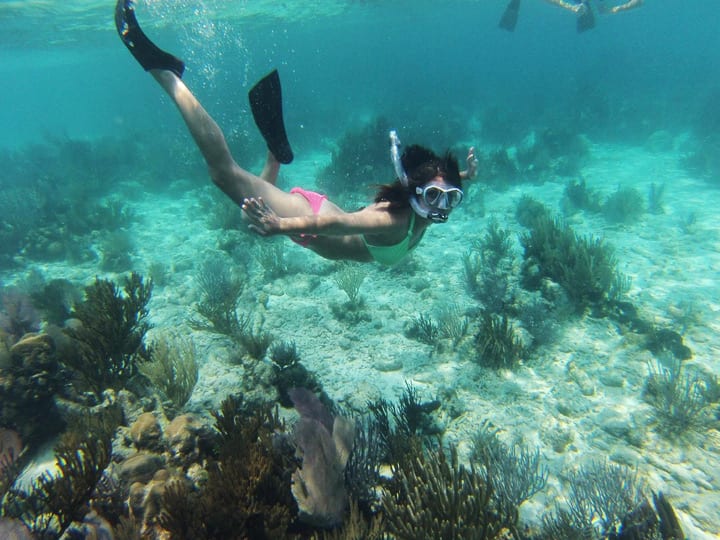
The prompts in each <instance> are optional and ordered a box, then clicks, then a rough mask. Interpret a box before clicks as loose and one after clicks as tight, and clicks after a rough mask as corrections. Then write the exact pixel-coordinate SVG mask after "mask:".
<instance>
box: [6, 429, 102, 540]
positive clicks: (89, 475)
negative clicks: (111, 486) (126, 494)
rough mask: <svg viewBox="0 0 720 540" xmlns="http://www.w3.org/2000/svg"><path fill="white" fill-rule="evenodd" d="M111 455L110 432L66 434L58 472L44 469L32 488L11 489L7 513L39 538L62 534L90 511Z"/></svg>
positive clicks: (59, 449)
mask: <svg viewBox="0 0 720 540" xmlns="http://www.w3.org/2000/svg"><path fill="white" fill-rule="evenodd" d="M110 455H111V440H110V437H109V436H108V435H107V433H102V432H94V433H84V434H81V433H72V432H71V433H68V434H66V435H65V436H64V437H63V438H61V439H60V442H59V443H58V445H57V447H56V448H55V462H56V464H57V469H58V472H57V474H54V473H53V472H50V471H48V472H44V473H43V474H42V475H41V476H40V477H39V478H38V479H37V480H36V481H35V482H34V483H33V485H32V488H31V489H30V491H29V492H26V491H23V490H19V489H13V490H11V492H10V493H9V494H8V498H7V499H6V501H5V504H4V512H5V514H6V515H9V516H12V517H14V518H17V519H20V520H21V521H23V523H25V524H26V525H27V526H28V528H30V529H31V530H32V532H33V534H34V535H35V538H38V539H42V540H44V539H48V540H50V539H54V538H59V537H60V536H62V534H63V533H64V532H65V531H66V530H67V529H68V528H69V527H70V526H71V524H72V523H73V522H80V521H82V520H83V518H84V516H85V515H86V514H87V513H88V511H89V509H90V507H89V506H88V502H89V501H91V500H92V499H93V494H94V493H95V490H96V488H97V486H98V483H99V482H100V479H101V477H102V474H103V471H104V470H105V468H106V467H107V466H108V464H109V463H110Z"/></svg>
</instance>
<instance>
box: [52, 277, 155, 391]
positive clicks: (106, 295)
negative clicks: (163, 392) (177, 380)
mask: <svg viewBox="0 0 720 540" xmlns="http://www.w3.org/2000/svg"><path fill="white" fill-rule="evenodd" d="M151 295H152V282H151V281H147V282H144V281H143V278H142V276H140V275H139V274H137V273H135V272H133V273H132V274H130V276H129V277H128V278H126V279H125V285H124V287H123V290H122V291H121V290H120V289H119V288H118V286H117V285H116V284H115V283H113V282H112V281H109V280H104V279H99V278H96V279H95V282H94V283H93V284H92V285H90V286H88V287H86V288H85V299H84V301H83V302H82V303H80V304H77V305H76V306H75V307H74V308H73V311H72V316H73V317H74V318H75V319H77V320H78V322H79V324H78V325H77V326H71V327H68V328H66V329H65V330H64V331H65V333H66V334H67V335H68V336H69V337H70V338H72V339H73V341H74V342H75V343H76V344H77V347H78V350H77V354H68V355H65V356H64V358H63V362H64V363H65V364H66V365H67V366H68V367H70V368H71V369H73V370H74V371H75V373H76V375H77V376H78V377H79V378H80V380H81V381H82V382H83V383H84V385H85V386H86V387H87V388H89V389H91V390H92V391H93V392H95V393H96V394H97V395H100V394H101V393H102V391H103V390H105V389H106V388H113V389H116V390H117V389H120V388H123V387H125V385H126V384H127V383H128V381H129V380H130V379H132V378H133V377H134V376H135V375H137V373H138V368H139V365H140V363H142V362H145V361H147V360H148V358H149V354H148V351H147V349H146V348H145V344H144V339H145V333H146V332H147V331H148V330H149V328H150V323H148V322H147V317H148V308H147V304H148V302H149V301H150V297H151Z"/></svg>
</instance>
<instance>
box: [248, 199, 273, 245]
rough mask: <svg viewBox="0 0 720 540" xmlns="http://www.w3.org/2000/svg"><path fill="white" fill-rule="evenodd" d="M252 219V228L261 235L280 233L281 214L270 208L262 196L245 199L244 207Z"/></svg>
mask: <svg viewBox="0 0 720 540" xmlns="http://www.w3.org/2000/svg"><path fill="white" fill-rule="evenodd" d="M241 208H242V209H243V211H244V212H245V215H246V216H247V217H248V219H249V220H250V225H249V228H250V230H252V231H254V232H256V233H257V234H259V235H260V236H272V235H274V234H279V233H280V219H282V218H280V216H278V215H277V214H276V213H275V212H274V211H273V209H272V208H270V207H269V206H268V205H267V204H265V201H263V200H262V197H258V198H257V199H255V198H253V197H251V198H249V199H244V200H243V204H242V207H241Z"/></svg>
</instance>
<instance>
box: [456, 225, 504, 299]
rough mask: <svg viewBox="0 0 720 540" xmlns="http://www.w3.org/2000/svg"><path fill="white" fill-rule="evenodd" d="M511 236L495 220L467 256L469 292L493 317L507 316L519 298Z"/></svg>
mask: <svg viewBox="0 0 720 540" xmlns="http://www.w3.org/2000/svg"><path fill="white" fill-rule="evenodd" d="M511 248H512V242H511V240H510V233H509V231H507V230H506V229H502V228H500V225H499V224H498V222H497V221H495V220H491V221H490V223H489V224H488V226H487V228H486V230H485V234H484V235H483V236H482V237H481V238H480V239H479V240H476V241H475V242H473V245H472V247H471V249H470V250H469V251H467V252H466V253H465V254H464V256H463V267H464V273H465V283H466V286H467V288H468V291H469V292H470V293H471V294H472V295H473V296H474V297H475V298H476V299H477V300H479V301H480V303H481V304H482V305H483V307H484V309H485V310H487V311H489V312H491V313H504V312H506V311H507V309H508V307H509V306H510V305H512V303H513V301H514V297H515V288H516V287H515V283H514V282H513V281H512V280H511V279H510V278H511V274H512V269H513V256H512V251H511Z"/></svg>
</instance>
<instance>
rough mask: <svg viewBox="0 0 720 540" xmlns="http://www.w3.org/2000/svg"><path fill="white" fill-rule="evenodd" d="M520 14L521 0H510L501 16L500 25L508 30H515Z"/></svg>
mask: <svg viewBox="0 0 720 540" xmlns="http://www.w3.org/2000/svg"><path fill="white" fill-rule="evenodd" d="M519 14H520V0H510V2H509V3H508V5H507V7H506V8H505V11H504V12H503V14H502V17H501V18H500V24H499V25H498V26H499V27H500V28H503V29H504V30H507V31H508V32H513V31H515V25H516V24H517V20H518V15H519Z"/></svg>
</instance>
